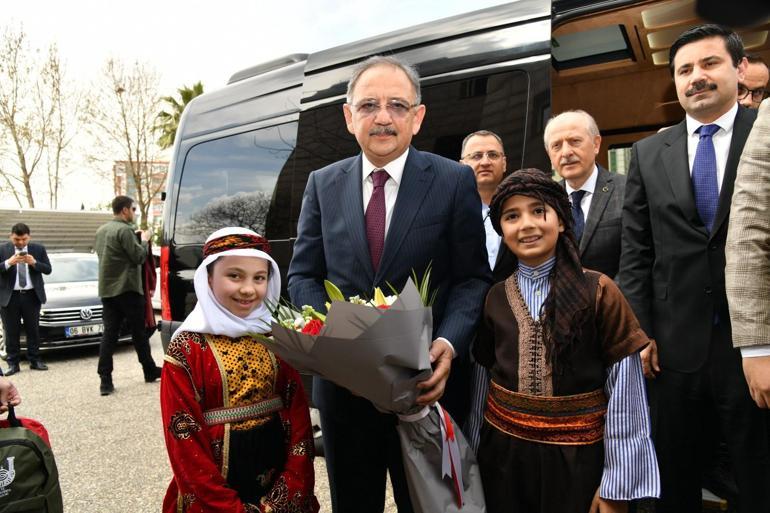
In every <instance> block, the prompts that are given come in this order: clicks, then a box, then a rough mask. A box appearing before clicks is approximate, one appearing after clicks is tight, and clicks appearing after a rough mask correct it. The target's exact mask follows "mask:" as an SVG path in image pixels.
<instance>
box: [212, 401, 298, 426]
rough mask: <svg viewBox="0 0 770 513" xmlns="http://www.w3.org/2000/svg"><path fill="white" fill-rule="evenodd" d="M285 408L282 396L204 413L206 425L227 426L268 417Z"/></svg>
mask: <svg viewBox="0 0 770 513" xmlns="http://www.w3.org/2000/svg"><path fill="white" fill-rule="evenodd" d="M282 408H283V400H281V398H280V396H277V395H276V396H273V397H271V398H270V399H265V400H264V401H259V402H257V403H252V404H247V405H244V406H231V407H229V408H214V409H213V410H206V411H204V412H203V419H204V420H205V421H206V424H208V425H209V426H213V425H215V424H227V423H229V422H241V421H244V420H249V419H256V418H259V417H267V416H268V415H271V414H273V413H275V412H277V411H278V410H280V409H282Z"/></svg>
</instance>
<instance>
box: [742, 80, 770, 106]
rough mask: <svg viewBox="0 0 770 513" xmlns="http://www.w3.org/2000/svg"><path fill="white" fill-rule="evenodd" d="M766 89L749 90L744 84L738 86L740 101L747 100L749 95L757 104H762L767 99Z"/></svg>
mask: <svg viewBox="0 0 770 513" xmlns="http://www.w3.org/2000/svg"><path fill="white" fill-rule="evenodd" d="M765 93H766V91H765V88H764V87H760V88H759V89H749V88H748V87H746V86H745V85H743V84H738V99H739V100H743V99H744V98H746V97H747V96H748V95H749V94H750V95H751V100H752V101H753V102H755V103H759V102H761V101H762V100H763V99H764V98H765Z"/></svg>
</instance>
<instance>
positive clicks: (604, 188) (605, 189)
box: [602, 185, 610, 192]
mask: <svg viewBox="0 0 770 513" xmlns="http://www.w3.org/2000/svg"><path fill="white" fill-rule="evenodd" d="M602 192H610V188H609V187H607V186H606V185H605V186H604V187H602Z"/></svg>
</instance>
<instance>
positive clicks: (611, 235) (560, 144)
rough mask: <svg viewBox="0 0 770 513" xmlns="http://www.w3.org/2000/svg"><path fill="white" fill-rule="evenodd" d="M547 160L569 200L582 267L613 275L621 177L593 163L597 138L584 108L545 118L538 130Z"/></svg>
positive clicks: (617, 254) (617, 249)
mask: <svg viewBox="0 0 770 513" xmlns="http://www.w3.org/2000/svg"><path fill="white" fill-rule="evenodd" d="M543 140H544V142H545V149H546V151H547V152H548V156H549V158H550V159H551V165H552V166H553V168H554V169H555V170H556V172H557V173H559V176H561V177H562V178H563V181H562V185H564V186H565V187H566V189H567V194H569V197H570V202H571V203H572V217H573V218H574V220H575V236H576V237H577V238H578V240H579V241H580V260H581V261H582V263H583V266H584V267H586V268H588V269H593V270H595V271H599V272H601V273H604V274H606V275H607V276H609V277H610V278H614V277H615V275H616V274H617V273H618V264H619V262H620V228H621V225H620V218H621V213H622V211H623V194H624V191H625V187H626V177H625V176H623V175H618V174H614V173H610V172H609V171H607V170H606V169H604V168H602V167H601V166H599V165H597V164H596V155H597V154H598V153H599V148H600V147H601V143H602V137H601V135H599V128H598V127H597V126H596V121H594V118H593V117H591V115H590V114H588V113H587V112H585V111H582V110H570V111H566V112H562V113H561V114H559V115H558V116H555V117H553V118H551V120H550V121H548V124H546V126H545V133H544V135H543Z"/></svg>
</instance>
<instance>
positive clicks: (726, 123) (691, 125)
mask: <svg viewBox="0 0 770 513" xmlns="http://www.w3.org/2000/svg"><path fill="white" fill-rule="evenodd" d="M737 114H738V103H735V104H734V105H733V106H732V107H731V108H730V110H728V111H727V112H725V113H724V114H722V115H721V116H719V117H718V118H717V119H715V120H714V121H712V122H711V123H701V122H700V121H698V120H697V119H695V118H693V117H692V116H690V115H689V114H687V116H686V117H685V120H686V122H687V135H689V136H692V135H693V134H694V133H695V131H696V130H697V129H699V128H700V127H701V126H703V125H718V126H719V128H721V129H722V130H724V131H725V132H726V133H730V132H731V131H732V129H733V125H734V124H735V116H736V115H737ZM717 133H719V132H717Z"/></svg>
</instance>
